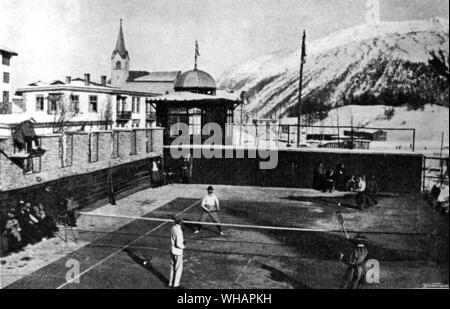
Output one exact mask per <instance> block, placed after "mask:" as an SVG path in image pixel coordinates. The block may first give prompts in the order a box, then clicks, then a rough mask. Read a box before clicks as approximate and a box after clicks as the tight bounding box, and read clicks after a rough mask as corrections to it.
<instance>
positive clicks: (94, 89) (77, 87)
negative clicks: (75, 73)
mask: <svg viewBox="0 0 450 309" xmlns="http://www.w3.org/2000/svg"><path fill="white" fill-rule="evenodd" d="M131 84H134V83H131ZM136 84H137V85H140V84H141V83H136ZM125 85H127V84H125ZM128 85H129V84H128ZM66 90H67V91H84V92H91V93H109V94H128V95H139V96H155V95H158V94H159V93H158V92H155V91H151V89H149V88H148V87H147V88H144V87H138V88H135V87H134V88H131V87H130V88H127V87H121V88H118V87H113V86H111V85H108V84H107V85H105V86H103V85H102V84H101V83H96V82H92V81H90V82H89V86H86V85H85V80H84V79H83V78H73V79H72V80H71V82H70V84H66V83H65V82H62V81H60V80H54V81H51V82H49V83H48V82H42V81H37V82H34V83H31V84H29V85H28V86H27V87H24V88H18V89H17V90H16V94H18V95H22V94H23V93H24V92H37V91H42V92H48V91H66Z"/></svg>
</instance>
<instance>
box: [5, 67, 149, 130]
mask: <svg viewBox="0 0 450 309" xmlns="http://www.w3.org/2000/svg"><path fill="white" fill-rule="evenodd" d="M16 94H17V95H21V96H22V100H23V106H24V111H23V112H22V113H19V114H13V115H0V124H3V125H6V124H9V125H10V126H11V125H14V124H17V123H20V122H22V121H24V120H28V119H30V118H33V119H34V120H35V121H36V125H35V127H36V128H37V129H38V132H40V133H43V131H44V132H45V133H51V131H54V128H55V127H59V126H62V125H63V124H64V126H65V127H67V129H69V130H79V129H82V128H83V129H84V130H92V129H108V128H111V127H122V128H145V127H152V126H155V117H154V113H152V112H151V107H150V105H149V104H146V100H147V99H148V98H150V97H152V96H154V95H155V94H152V93H148V92H140V91H128V90H124V89H120V88H117V87H113V86H111V85H108V84H107V83H106V76H102V77H101V81H100V82H99V83H98V82H93V81H91V79H90V74H85V76H84V79H82V78H74V79H72V78H71V77H69V76H68V77H66V80H65V81H61V80H54V81H51V82H48V83H44V82H41V81H38V82H34V83H31V84H29V85H28V86H27V87H24V88H19V89H17V90H16Z"/></svg>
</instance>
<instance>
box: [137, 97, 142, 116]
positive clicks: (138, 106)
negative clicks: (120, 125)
mask: <svg viewBox="0 0 450 309" xmlns="http://www.w3.org/2000/svg"><path fill="white" fill-rule="evenodd" d="M140 112H141V98H139V97H137V98H136V113H138V114H139V113H140Z"/></svg>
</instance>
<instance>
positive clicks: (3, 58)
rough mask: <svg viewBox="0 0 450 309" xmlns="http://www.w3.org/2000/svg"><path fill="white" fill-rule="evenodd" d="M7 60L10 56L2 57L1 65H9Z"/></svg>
mask: <svg viewBox="0 0 450 309" xmlns="http://www.w3.org/2000/svg"><path fill="white" fill-rule="evenodd" d="M9 59H10V56H8V55H3V57H2V64H3V65H9Z"/></svg>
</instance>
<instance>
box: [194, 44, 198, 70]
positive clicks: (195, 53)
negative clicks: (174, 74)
mask: <svg viewBox="0 0 450 309" xmlns="http://www.w3.org/2000/svg"><path fill="white" fill-rule="evenodd" d="M197 46H198V43H197V41H195V46H194V55H195V64H194V70H197V50H198V47H197Z"/></svg>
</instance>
